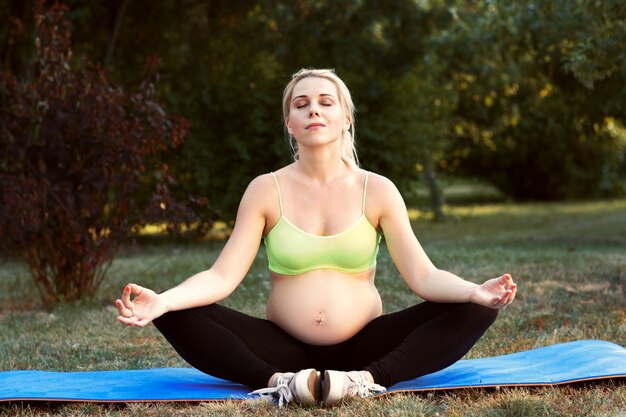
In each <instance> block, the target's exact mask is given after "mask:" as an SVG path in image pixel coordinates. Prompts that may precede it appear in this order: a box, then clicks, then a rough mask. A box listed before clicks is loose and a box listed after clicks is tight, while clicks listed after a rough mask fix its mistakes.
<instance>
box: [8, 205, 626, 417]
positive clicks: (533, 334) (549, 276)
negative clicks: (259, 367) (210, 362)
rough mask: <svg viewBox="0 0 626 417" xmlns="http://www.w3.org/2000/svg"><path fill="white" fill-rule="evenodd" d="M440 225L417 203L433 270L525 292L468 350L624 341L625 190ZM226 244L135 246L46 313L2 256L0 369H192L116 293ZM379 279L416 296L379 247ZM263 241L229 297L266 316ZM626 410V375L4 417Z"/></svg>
mask: <svg viewBox="0 0 626 417" xmlns="http://www.w3.org/2000/svg"><path fill="white" fill-rule="evenodd" d="M447 215H448V219H447V221H446V222H445V223H442V224H435V223H432V222H430V221H429V220H427V219H426V218H425V216H424V215H423V213H421V212H419V211H417V210H411V211H410V216H411V218H412V219H413V225H414V229H415V233H416V234H417V236H418V238H419V239H420V242H421V243H422V245H423V246H424V248H425V249H426V251H427V253H428V254H429V255H430V257H431V259H432V260H433V261H434V262H435V264H436V265H437V266H439V267H440V268H443V269H448V270H450V271H452V272H454V273H456V274H458V275H460V276H463V277H465V278H467V279H469V280H472V281H475V282H480V281H482V280H484V279H486V278H491V277H495V276H499V275H500V274H502V273H504V272H509V273H511V274H512V275H513V277H514V279H515V280H516V282H517V283H518V284H519V294H518V298H517V300H516V302H515V303H514V304H513V305H511V306H510V307H509V308H507V309H506V310H504V311H503V312H502V314H501V315H500V317H499V318H498V320H497V322H496V323H495V324H494V326H493V327H492V328H491V329H490V330H489V331H488V332H487V333H486V335H485V336H484V337H483V338H482V339H481V340H480V341H479V342H478V344H477V345H476V346H475V347H474V348H473V349H472V350H471V351H470V352H469V354H468V356H467V357H483V356H490V355H501V354H506V353H512V352H516V351H520V350H525V349H530V348H536V347H541V346H546V345H550V344H554V343H561V342H567V341H571V340H580V339H603V340H608V341H611V342H614V343H618V344H620V345H625V344H626V336H625V335H626V310H625V305H626V304H625V298H624V286H625V284H626V200H616V201H602V202H582V203H580V202H578V203H558V204H557V203H545V204H538V203H537V204H523V205H519V204H506V203H499V204H492V205H480V206H461V207H449V208H447ZM222 244H223V242H171V241H170V242H157V241H153V242H150V243H146V242H144V243H142V244H134V245H129V246H127V247H126V248H125V249H124V250H123V251H122V253H120V255H119V256H118V257H117V259H116V260H115V262H114V264H113V265H112V267H111V269H110V272H109V278H108V280H107V281H105V282H104V284H103V286H102V287H101V288H100V291H99V293H98V295H97V297H96V298H95V299H94V300H91V301H84V302H81V303H75V304H72V305H65V306H60V307H58V308H56V309H54V310H53V311H45V310H44V309H42V308H41V307H40V305H39V302H38V294H37V292H36V290H35V289H34V288H33V286H32V284H31V282H30V278H29V277H28V274H27V271H26V270H25V268H24V267H23V266H22V265H20V264H18V263H16V262H14V261H12V260H8V259H4V260H2V261H0V305H2V312H1V313H0V369H2V370H12V369H48V370H65V371H78V370H104V369H137V368H149V367H166V366H187V365H186V364H185V363H184V362H182V360H181V359H179V358H178V357H177V355H176V354H175V352H174V351H173V350H172V349H171V348H170V347H169V345H167V343H165V342H164V339H163V338H162V337H161V336H160V334H159V333H158V332H156V330H155V329H154V327H152V326H148V327H147V328H144V329H137V328H127V327H124V326H122V325H119V324H118V323H116V322H115V321H114V318H115V310H114V308H113V307H112V305H113V304H112V301H113V299H114V298H115V297H117V296H118V294H119V292H120V290H121V288H122V286H123V285H124V283H126V282H128V281H133V282H137V283H140V284H142V285H145V286H149V287H152V288H153V289H155V290H163V289H166V288H168V287H170V286H172V285H174V284H175V283H177V282H179V281H181V280H183V279H184V278H186V277H188V276H190V275H192V274H193V273H195V272H197V271H199V270H201V269H204V268H207V267H208V266H210V265H211V262H212V261H213V260H214V259H215V258H216V256H217V254H218V253H219V250H220V248H221V246H222ZM378 260H379V266H378V272H377V285H378V288H379V291H380V293H381V296H382V298H383V302H384V304H385V308H386V310H387V311H394V310H398V309H401V308H404V307H406V306H408V305H411V304H413V303H415V302H416V301H417V299H416V297H415V296H414V295H413V294H411V293H410V291H409V290H408V288H407V286H406V285H405V284H404V282H403V281H402V279H401V278H400V276H399V275H398V273H397V271H396V269H395V267H394V266H393V264H392V261H391V259H390V257H389V255H388V253H387V251H386V248H385V247H384V246H383V247H382V248H381V253H380V255H379V258H378ZM266 264H267V260H266V257H265V253H264V252H263V251H261V252H260V253H259V255H258V257H257V259H256V261H255V263H254V265H253V267H252V269H251V271H250V273H249V275H248V277H247V278H246V279H245V280H244V282H243V284H242V285H241V287H240V288H239V289H238V290H237V291H236V292H235V293H234V294H233V295H232V296H231V297H230V298H229V299H228V300H226V302H225V304H227V305H230V306H233V307H235V308H238V309H240V310H243V311H246V312H248V313H251V314H254V315H263V311H264V303H265V299H266V296H267V293H268V291H269V280H268V276H267V272H266ZM624 414H626V385H624V383H623V381H621V382H616V381H605V382H602V383H592V384H578V385H572V386H562V387H558V388H549V387H548V388H532V389H529V388H502V389H496V390H460V391H454V392H449V393H445V392H435V393H428V394H419V395H412V394H411V395H406V394H397V395H389V396H385V397H382V398H378V399H355V400H351V401H347V402H346V403H344V404H342V405H341V406H339V407H335V408H332V409H327V408H323V407H299V406H289V407H287V408H285V409H281V410H279V409H276V408H275V407H274V406H272V405H269V404H266V403H263V402H243V403H240V402H225V403H191V404H168V403H164V404H129V405H124V404H121V405H100V404H45V403H44V404H38V403H10V404H7V403H0V415H3V416H4V415H11V416H13V415H17V416H43V415H59V416H62V415H63V416H65V415H78V416H87V415H110V416H118V415H129V416H159V417H164V416H169V415H172V416H173V415H180V416H183V415H191V416H201V415H202V416H206V415H263V416H266V415H269V416H282V415H303V416H305V415H312V416H327V415H336V416H352V415H390V416H391V415H412V416H419V415H449V416H473V415H475V416H485V415H487V416H511V415H520V416H523V415H529V416H536V415H598V416H613V415H624Z"/></svg>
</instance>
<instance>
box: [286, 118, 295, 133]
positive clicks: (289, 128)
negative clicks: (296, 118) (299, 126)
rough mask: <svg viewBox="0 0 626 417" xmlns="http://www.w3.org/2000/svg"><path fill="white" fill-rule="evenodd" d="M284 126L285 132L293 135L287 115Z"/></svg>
mask: <svg viewBox="0 0 626 417" xmlns="http://www.w3.org/2000/svg"><path fill="white" fill-rule="evenodd" d="M285 127H286V128H287V132H289V134H290V135H293V132H292V131H291V125H290V123H289V117H285Z"/></svg>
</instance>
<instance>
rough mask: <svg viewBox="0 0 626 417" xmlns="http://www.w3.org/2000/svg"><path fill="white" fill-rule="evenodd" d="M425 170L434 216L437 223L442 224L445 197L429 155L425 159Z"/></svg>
mask: <svg viewBox="0 0 626 417" xmlns="http://www.w3.org/2000/svg"><path fill="white" fill-rule="evenodd" d="M424 170H425V171H426V181H427V182H428V190H429V191H430V202H431V204H432V210H433V214H434V215H435V221H436V222H441V221H443V220H445V216H444V214H443V196H442V195H441V191H440V190H439V187H437V175H436V174H435V171H434V170H433V164H432V161H431V160H430V156H429V155H426V157H425V158H424Z"/></svg>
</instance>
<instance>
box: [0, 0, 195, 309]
mask: <svg viewBox="0 0 626 417" xmlns="http://www.w3.org/2000/svg"><path fill="white" fill-rule="evenodd" d="M64 13H65V8H64V7H63V6H61V5H58V4H56V3H55V4H54V5H53V6H50V7H49V8H48V9H44V7H43V1H41V2H40V3H39V4H38V6H37V7H36V10H35V16H36V19H35V20H36V24H37V38H36V49H37V58H38V68H37V69H38V71H37V75H36V77H35V79H34V80H32V81H31V82H20V81H18V80H17V79H16V78H15V77H14V76H12V75H10V74H6V73H3V74H0V132H1V133H0V248H1V249H2V250H4V251H5V252H6V253H8V254H9V255H11V256H15V257H17V258H19V259H22V260H24V261H25V262H26V263H27V264H28V266H29V268H30V271H31V274H32V276H33V279H34V281H35V284H36V286H37V287H38V289H39V290H40V293H41V295H42V299H43V301H44V303H45V304H46V305H50V304H51V303H56V302H63V301H70V300H74V299H77V298H79V297H81V296H82V295H93V293H94V292H95V290H96V289H97V287H98V285H99V284H100V282H101V281H102V279H103V278H104V276H105V273H106V270H107V267H108V266H109V265H110V262H111V261H112V259H113V257H114V256H115V254H116V252H117V250H118V248H119V247H120V244H121V243H122V242H123V241H124V239H125V238H127V237H128V235H129V233H130V232H131V230H132V228H133V227H134V225H137V224H141V223H145V222H147V221H163V220H166V219H167V220H169V222H170V223H169V224H170V226H171V227H176V225H179V224H180V223H182V222H190V221H192V220H193V215H192V212H191V210H190V209H188V207H187V206H186V205H185V204H183V203H180V202H177V201H174V200H173V199H172V197H171V194H170V187H171V186H172V184H174V179H173V176H172V174H171V173H170V172H169V170H168V167H167V165H165V164H164V163H163V162H162V161H161V158H160V157H161V156H162V154H163V153H164V152H165V151H168V150H171V149H173V148H175V147H177V146H178V145H180V144H181V143H182V141H183V138H184V137H185V135H186V133H187V130H188V128H189V123H188V122H187V121H186V120H185V119H183V118H180V117H178V118H176V117H170V116H168V115H167V114H166V113H165V111H164V109H163V108H162V107H161V105H160V104H159V102H158V100H157V97H156V94H155V82H156V80H157V76H156V71H155V68H156V60H155V59H152V60H149V62H148V65H147V72H146V73H147V76H146V79H145V81H144V82H143V83H142V84H141V86H140V88H139V89H138V91H137V92H136V93H132V94H130V93H127V92H125V91H124V90H123V89H121V88H119V87H116V86H115V85H113V84H111V83H110V82H109V81H108V80H107V77H106V74H105V73H104V71H103V70H101V69H100V68H98V67H96V66H92V65H89V66H86V68H85V69H82V70H80V71H72V70H71V69H70V66H69V64H70V59H71V57H72V50H71V46H70V26H69V23H68V22H67V21H66V20H65V19H64V17H63V16H64ZM145 190H149V191H150V192H149V193H146V192H145ZM142 195H147V196H150V197H144V198H141V197H140V196H142Z"/></svg>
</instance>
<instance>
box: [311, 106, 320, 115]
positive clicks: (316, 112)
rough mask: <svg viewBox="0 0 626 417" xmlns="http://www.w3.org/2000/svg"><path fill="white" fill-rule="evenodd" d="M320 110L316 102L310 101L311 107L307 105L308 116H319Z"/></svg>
mask: <svg viewBox="0 0 626 417" xmlns="http://www.w3.org/2000/svg"><path fill="white" fill-rule="evenodd" d="M319 115H320V110H319V107H318V105H317V104H316V103H311V107H309V117H312V116H319Z"/></svg>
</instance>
